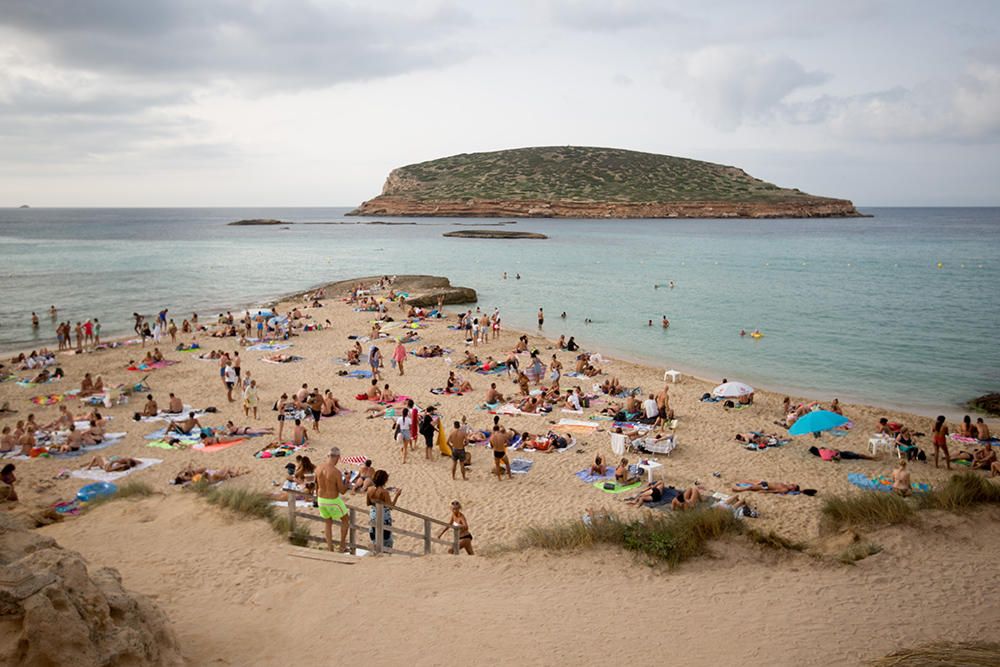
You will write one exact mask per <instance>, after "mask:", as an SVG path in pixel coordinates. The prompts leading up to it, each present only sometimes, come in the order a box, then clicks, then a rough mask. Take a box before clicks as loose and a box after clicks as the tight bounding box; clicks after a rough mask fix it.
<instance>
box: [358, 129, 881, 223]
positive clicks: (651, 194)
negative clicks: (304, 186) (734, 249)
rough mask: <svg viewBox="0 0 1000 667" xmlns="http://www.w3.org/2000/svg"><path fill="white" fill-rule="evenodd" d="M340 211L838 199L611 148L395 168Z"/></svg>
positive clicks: (507, 212)
mask: <svg viewBox="0 0 1000 667" xmlns="http://www.w3.org/2000/svg"><path fill="white" fill-rule="evenodd" d="M348 215H382V216H391V215H399V216H463V217H464V216H468V217H500V216H503V217H529V218H828V217H857V216H860V215H861V214H860V213H858V211H857V210H856V209H855V208H854V204H852V203H851V202H850V201H848V200H846V199H832V198H829V197H817V196H815V195H810V194H807V193H805V192H801V191H800V190H797V189H788V188H781V187H778V186H777V185H774V184H773V183H768V182H766V181H762V180H760V179H758V178H754V177H753V176H750V175H749V174H747V173H746V172H745V171H743V170H742V169H739V168H737V167H730V166H725V165H721V164H713V163H711V162H702V161H699V160H691V159H688V158H681V157H673V156H669V155H657V154H653V153H640V152H637V151H627V150H621V149H616V148H589V147H583V146H550V147H541V148H517V149H512V150H504V151H496V152H492V153H462V154H460V155H453V156H451V157H446V158H441V159H438V160H431V161H430V162H420V163H418V164H411V165H407V166H405V167H399V168H398V169H394V170H393V171H392V172H391V173H390V174H389V177H388V178H387V179H386V181H385V185H384V186H383V188H382V194H380V195H378V196H377V197H375V198H373V199H370V200H368V201H366V202H363V203H362V204H361V206H359V207H358V208H357V209H355V210H354V211H351V212H350V213H349V214H348Z"/></svg>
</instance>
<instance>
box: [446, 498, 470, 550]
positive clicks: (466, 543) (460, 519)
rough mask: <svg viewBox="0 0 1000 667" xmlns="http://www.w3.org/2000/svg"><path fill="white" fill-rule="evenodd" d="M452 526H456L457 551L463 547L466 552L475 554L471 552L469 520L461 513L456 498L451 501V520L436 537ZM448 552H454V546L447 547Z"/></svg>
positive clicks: (460, 506)
mask: <svg viewBox="0 0 1000 667" xmlns="http://www.w3.org/2000/svg"><path fill="white" fill-rule="evenodd" d="M453 528H458V549H459V551H461V550H463V549H464V550H465V552H466V553H467V554H469V555H470V556H474V555H475V554H474V553H473V552H472V533H470V532H469V520H468V519H466V518H465V515H464V514H462V503H460V502H458V501H457V500H453V501H451V520H450V521H449V524H448V525H447V526H445V527H444V528H442V529H441V532H440V533H439V534H438V539H441V538H442V537H444V534H445V533H446V532H448V530H450V529H453ZM448 553H450V554H453V553H455V547H448Z"/></svg>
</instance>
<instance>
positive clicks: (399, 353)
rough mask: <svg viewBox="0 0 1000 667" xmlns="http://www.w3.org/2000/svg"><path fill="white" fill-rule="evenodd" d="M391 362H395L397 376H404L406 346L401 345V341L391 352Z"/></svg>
mask: <svg viewBox="0 0 1000 667" xmlns="http://www.w3.org/2000/svg"><path fill="white" fill-rule="evenodd" d="M392 360H393V361H395V362H396V368H397V369H399V374H400V375H405V373H404V372H403V362H404V361H406V346H405V345H403V341H399V342H398V343H396V349H395V350H393V351H392Z"/></svg>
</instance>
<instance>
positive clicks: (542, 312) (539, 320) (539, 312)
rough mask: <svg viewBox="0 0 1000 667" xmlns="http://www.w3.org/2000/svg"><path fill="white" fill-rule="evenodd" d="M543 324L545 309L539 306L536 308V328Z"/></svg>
mask: <svg viewBox="0 0 1000 667" xmlns="http://www.w3.org/2000/svg"><path fill="white" fill-rule="evenodd" d="M543 324H545V311H543V310H542V309H541V308H539V309H538V328H539V329H541V328H542V325H543Z"/></svg>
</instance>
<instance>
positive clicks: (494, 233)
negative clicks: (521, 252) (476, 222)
mask: <svg viewBox="0 0 1000 667" xmlns="http://www.w3.org/2000/svg"><path fill="white" fill-rule="evenodd" d="M442 236H446V237H448V238H454V239H547V238H549V237H548V236H546V235H545V234H536V233H535V232H505V231H502V230H499V229H498V230H490V229H465V230H462V231H460V232H446V233H444V234H442Z"/></svg>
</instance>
